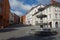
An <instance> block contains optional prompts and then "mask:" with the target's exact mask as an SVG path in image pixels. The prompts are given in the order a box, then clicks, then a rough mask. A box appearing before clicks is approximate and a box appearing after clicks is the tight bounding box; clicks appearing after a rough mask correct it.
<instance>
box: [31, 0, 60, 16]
mask: <svg viewBox="0 0 60 40" xmlns="http://www.w3.org/2000/svg"><path fill="white" fill-rule="evenodd" d="M50 6H59V7H60V3H59V2H56V1H54V0H51V2H50V4H48V5H46V6H45V7H44V8H40V9H39V11H38V12H36V13H35V14H33V15H32V16H34V15H36V14H37V13H39V12H40V11H43V10H44V9H46V8H48V7H50ZM41 9H42V10H41Z"/></svg>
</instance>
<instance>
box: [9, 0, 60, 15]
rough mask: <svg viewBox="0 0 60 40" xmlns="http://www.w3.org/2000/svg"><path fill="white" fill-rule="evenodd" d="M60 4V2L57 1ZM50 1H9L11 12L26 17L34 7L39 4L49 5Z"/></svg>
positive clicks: (59, 0)
mask: <svg viewBox="0 0 60 40" xmlns="http://www.w3.org/2000/svg"><path fill="white" fill-rule="evenodd" d="M56 1H58V2H60V0H56ZM49 2H50V0H9V3H10V11H11V12H12V13H15V14H17V15H18V16H22V15H25V14H26V13H27V12H28V11H29V10H30V9H31V8H32V7H34V6H36V5H38V4H40V3H41V4H43V5H45V4H49Z"/></svg>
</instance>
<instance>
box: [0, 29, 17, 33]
mask: <svg viewBox="0 0 60 40" xmlns="http://www.w3.org/2000/svg"><path fill="white" fill-rule="evenodd" d="M15 30H17V29H6V28H5V29H0V33H3V32H10V31H15Z"/></svg>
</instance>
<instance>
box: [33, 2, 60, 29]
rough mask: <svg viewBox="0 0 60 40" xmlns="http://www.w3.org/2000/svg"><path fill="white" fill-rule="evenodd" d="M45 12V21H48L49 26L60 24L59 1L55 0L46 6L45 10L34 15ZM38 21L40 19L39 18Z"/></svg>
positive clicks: (54, 26) (53, 26)
mask: <svg viewBox="0 0 60 40" xmlns="http://www.w3.org/2000/svg"><path fill="white" fill-rule="evenodd" d="M41 13H42V14H45V15H47V17H46V18H43V23H48V26H46V27H48V28H57V27H59V26H60V4H59V3H58V2H53V3H51V4H49V5H47V6H45V7H44V10H43V11H41V12H38V13H37V14H35V15H34V16H33V17H35V20H36V19H37V18H36V15H39V14H41ZM37 21H38V22H40V21H39V19H37Z"/></svg>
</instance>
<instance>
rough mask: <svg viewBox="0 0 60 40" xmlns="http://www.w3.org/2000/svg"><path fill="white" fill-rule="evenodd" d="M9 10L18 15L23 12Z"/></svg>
mask: <svg viewBox="0 0 60 40" xmlns="http://www.w3.org/2000/svg"><path fill="white" fill-rule="evenodd" d="M11 12H12V13H15V14H16V15H18V16H22V15H23V13H22V12H20V11H13V10H11Z"/></svg>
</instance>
